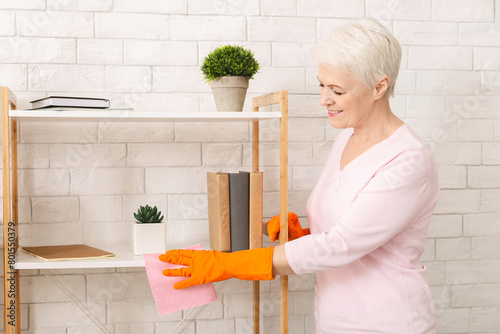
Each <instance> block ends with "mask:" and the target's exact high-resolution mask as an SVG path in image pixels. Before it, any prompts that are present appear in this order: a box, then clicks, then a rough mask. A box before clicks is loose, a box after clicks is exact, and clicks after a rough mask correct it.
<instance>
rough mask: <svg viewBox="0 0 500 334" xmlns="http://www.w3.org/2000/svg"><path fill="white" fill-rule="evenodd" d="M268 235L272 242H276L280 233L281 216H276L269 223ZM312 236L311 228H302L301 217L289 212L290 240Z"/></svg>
mask: <svg viewBox="0 0 500 334" xmlns="http://www.w3.org/2000/svg"><path fill="white" fill-rule="evenodd" d="M267 233H268V234H269V238H270V239H271V241H273V242H274V241H275V240H276V239H277V238H278V235H279V233H280V216H279V215H277V216H274V217H273V218H271V219H270V220H269V221H268V222H267ZM308 234H311V231H310V230H309V228H304V229H303V228H302V227H301V226H300V222H299V217H297V215H296V214H295V213H293V212H288V240H290V241H291V240H295V239H298V238H300V237H303V236H304V235H308Z"/></svg>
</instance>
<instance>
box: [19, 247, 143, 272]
mask: <svg viewBox="0 0 500 334" xmlns="http://www.w3.org/2000/svg"><path fill="white" fill-rule="evenodd" d="M98 248H101V249H103V250H105V251H108V252H112V253H115V254H116V255H118V257H115V258H102V259H89V260H75V261H44V260H42V259H39V258H37V257H34V256H32V255H30V254H28V253H26V252H23V251H22V250H21V249H19V250H18V251H17V253H16V264H15V266H14V267H15V269H81V268H125V267H127V268H130V267H144V260H143V258H142V255H134V254H133V253H132V250H131V248H132V246H131V245H120V246H105V247H98Z"/></svg>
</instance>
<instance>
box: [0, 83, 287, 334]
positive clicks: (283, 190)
mask: <svg viewBox="0 0 500 334" xmlns="http://www.w3.org/2000/svg"><path fill="white" fill-rule="evenodd" d="M273 104H278V105H279V109H280V111H279V112H268V111H266V112H259V109H260V108H261V107H264V106H269V105H273ZM1 105H2V116H1V117H2V151H3V231H4V239H3V244H4V249H3V256H4V314H5V316H4V318H5V333H6V334H19V333H20V332H21V328H20V312H19V306H20V299H19V293H20V291H19V290H20V289H19V270H24V269H70V268H71V269H75V268H119V267H143V266H144V261H143V259H142V256H136V255H134V254H133V253H132V251H131V249H130V248H129V247H127V246H118V247H116V246H115V247H113V246H111V247H108V248H107V250H109V251H112V252H115V253H116V254H117V255H118V257H117V258H112V259H96V260H79V261H57V262H45V261H43V260H40V259H37V258H35V257H33V256H30V255H28V254H25V253H24V252H21V251H18V234H17V224H18V217H19V211H18V161H17V159H18V156H17V124H18V122H252V123H253V124H252V169H253V171H254V172H257V171H259V122H260V121H265V120H272V119H277V120H279V122H280V136H279V141H280V217H281V222H282V226H281V231H282V232H285V233H280V243H284V242H286V241H287V240H286V238H287V236H288V224H287V222H288V92H287V91H279V92H275V93H270V94H266V95H262V96H258V97H255V98H253V99H252V107H253V111H252V112H160V111H133V110H130V109H104V110H95V109H82V110H74V109H73V110H63V108H61V110H53V109H39V110H16V105H17V100H16V96H15V95H14V94H13V93H12V92H11V91H10V90H9V89H8V88H7V87H1ZM258 225H259V226H251V227H250V234H251V235H252V236H253V237H252V238H251V240H252V241H251V244H250V248H259V247H262V224H258ZM186 246H188V245H186ZM253 284H254V297H253V299H254V300H253V302H254V321H253V323H254V333H255V334H258V333H259V332H260V284H259V281H255V282H254V283H253ZM280 304H281V305H280V308H281V313H280V318H281V320H280V322H281V324H280V328H281V333H282V334H287V333H288V276H281V277H280ZM11 314H12V315H13V317H14V319H15V322H14V323H12V322H11V321H12V318H11V317H9V316H10V315H11Z"/></svg>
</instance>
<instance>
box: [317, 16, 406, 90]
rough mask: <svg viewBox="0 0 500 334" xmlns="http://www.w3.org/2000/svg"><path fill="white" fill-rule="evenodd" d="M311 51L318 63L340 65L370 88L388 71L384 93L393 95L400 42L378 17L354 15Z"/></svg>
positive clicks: (398, 62) (398, 64)
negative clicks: (357, 17)
mask: <svg viewBox="0 0 500 334" xmlns="http://www.w3.org/2000/svg"><path fill="white" fill-rule="evenodd" d="M314 53H315V55H316V58H317V60H318V62H319V63H320V64H322V65H333V66H336V67H339V68H341V69H343V70H344V71H346V72H347V73H349V74H351V75H353V76H354V78H355V79H357V80H358V81H360V82H361V83H363V84H364V85H365V86H367V87H368V88H370V89H371V88H374V87H375V86H376V85H377V83H378V81H379V80H380V79H382V77H383V76H384V75H387V76H388V77H389V87H388V89H387V91H386V93H385V95H384V97H385V98H390V97H392V96H394V86H395V83H396V78H397V77H398V72H399V66H400V64H401V45H400V44H399V42H398V40H397V39H396V38H395V37H394V35H392V34H391V33H390V32H389V30H387V29H386V28H385V27H384V26H382V25H381V24H380V23H378V22H377V21H375V20H373V19H369V18H363V19H357V20H354V21H351V22H349V23H347V24H345V25H343V26H341V27H339V28H337V29H335V30H333V31H332V32H331V33H330V34H329V35H328V36H327V37H326V38H325V39H324V40H323V41H322V42H321V43H319V44H318V45H317V46H316V48H315V52H314Z"/></svg>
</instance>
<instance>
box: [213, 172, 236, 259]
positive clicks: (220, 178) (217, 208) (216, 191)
mask: <svg viewBox="0 0 500 334" xmlns="http://www.w3.org/2000/svg"><path fill="white" fill-rule="evenodd" d="M207 193H208V223H209V233H210V248H211V249H214V250H218V251H221V252H230V251H231V233H230V216H229V174H228V173H221V172H219V173H207Z"/></svg>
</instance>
